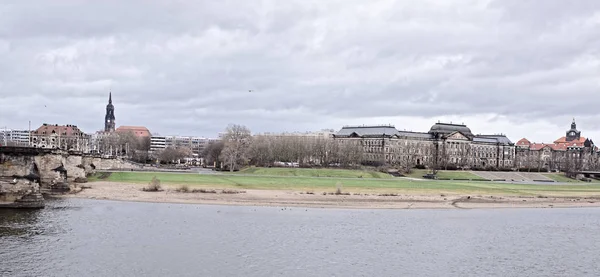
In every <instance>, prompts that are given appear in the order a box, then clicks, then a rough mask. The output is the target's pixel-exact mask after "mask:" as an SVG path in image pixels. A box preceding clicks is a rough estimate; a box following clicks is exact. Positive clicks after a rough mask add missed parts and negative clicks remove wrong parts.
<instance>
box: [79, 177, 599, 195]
mask: <svg viewBox="0 0 600 277" xmlns="http://www.w3.org/2000/svg"><path fill="white" fill-rule="evenodd" d="M100 174H102V173H100ZM107 175H108V174H105V176H104V178H103V179H99V178H98V177H99V174H97V175H95V176H92V177H91V178H90V181H92V182H93V181H99V180H102V181H109V182H123V183H137V184H148V183H149V182H150V180H151V179H152V177H154V176H156V177H157V178H158V179H159V180H160V181H161V183H163V184H173V185H180V184H186V185H189V186H194V187H206V188H232V189H275V190H296V191H316V192H321V191H328V192H333V191H335V189H336V185H337V184H338V183H339V184H341V185H342V190H343V191H349V192H362V193H384V192H395V193H407V194H411V193H412V194H418V193H423V194H472V195H477V194H483V195H526V196H527V195H528V196H536V195H545V196H600V185H599V184H582V185H527V184H504V183H494V182H469V181H435V180H428V181H413V180H409V179H403V178H395V179H375V178H371V179H359V178H356V179H343V178H339V179H337V178H312V177H283V176H247V175H246V176H239V175H238V176H236V175H202V174H181V173H146V172H116V173H112V174H110V175H108V176H107Z"/></svg>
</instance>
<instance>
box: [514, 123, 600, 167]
mask: <svg viewBox="0 0 600 277" xmlns="http://www.w3.org/2000/svg"><path fill="white" fill-rule="evenodd" d="M598 157H599V153H598V147H596V146H595V145H594V142H593V141H592V140H591V139H589V138H585V137H582V136H581V131H579V130H577V124H576V123H575V120H574V119H573V122H572V123H571V128H570V129H568V130H567V131H566V132H565V136H563V137H560V138H558V139H556V140H555V141H554V142H553V143H535V142H533V143H532V142H531V141H529V140H528V139H526V138H522V139H521V140H519V141H518V142H517V148H516V164H517V167H518V168H521V169H524V170H532V169H533V170H535V171H565V172H571V171H580V170H598V169H600V167H599V162H598Z"/></svg>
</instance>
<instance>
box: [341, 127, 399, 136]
mask: <svg viewBox="0 0 600 277" xmlns="http://www.w3.org/2000/svg"><path fill="white" fill-rule="evenodd" d="M353 133H356V134H357V135H358V136H361V137H362V136H382V135H383V136H393V135H395V134H397V133H398V130H396V128H394V126H345V127H343V128H342V129H341V130H340V131H339V132H337V134H335V136H336V137H348V136H351V135H352V134H353Z"/></svg>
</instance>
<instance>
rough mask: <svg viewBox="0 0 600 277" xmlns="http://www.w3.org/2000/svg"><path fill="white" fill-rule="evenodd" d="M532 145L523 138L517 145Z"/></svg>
mask: <svg viewBox="0 0 600 277" xmlns="http://www.w3.org/2000/svg"><path fill="white" fill-rule="evenodd" d="M530 144H531V142H530V141H529V140H528V139H526V138H522V139H520V140H519V141H517V145H530Z"/></svg>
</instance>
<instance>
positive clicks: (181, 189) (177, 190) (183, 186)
mask: <svg viewBox="0 0 600 277" xmlns="http://www.w3.org/2000/svg"><path fill="white" fill-rule="evenodd" d="M175 191H176V192H183V193H186V192H190V187H188V186H187V185H182V186H180V187H178V188H177V189H175Z"/></svg>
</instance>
